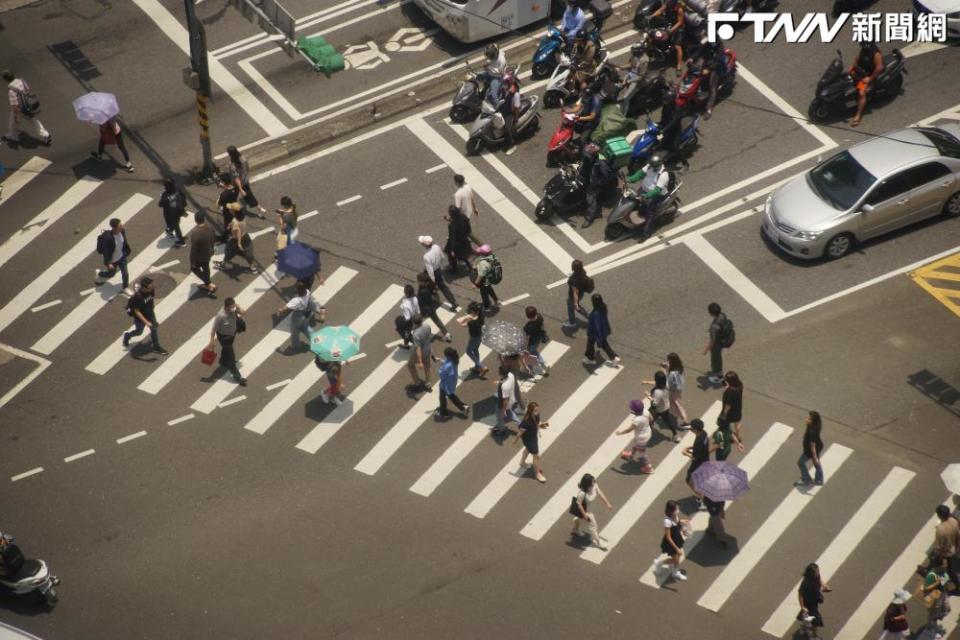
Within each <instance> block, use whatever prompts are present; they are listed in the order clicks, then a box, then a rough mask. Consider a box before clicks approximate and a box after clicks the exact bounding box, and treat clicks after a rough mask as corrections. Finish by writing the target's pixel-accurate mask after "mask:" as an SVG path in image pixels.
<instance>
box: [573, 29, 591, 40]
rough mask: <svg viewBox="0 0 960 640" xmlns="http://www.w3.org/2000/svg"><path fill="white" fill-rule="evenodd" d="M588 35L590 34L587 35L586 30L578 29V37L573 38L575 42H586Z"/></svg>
mask: <svg viewBox="0 0 960 640" xmlns="http://www.w3.org/2000/svg"><path fill="white" fill-rule="evenodd" d="M588 35H590V34H589V33H587V30H586V29H578V30H577V33H576V35H575V36H574V37H573V38H574V40H586V39H587V36H588Z"/></svg>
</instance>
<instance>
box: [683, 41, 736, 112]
mask: <svg viewBox="0 0 960 640" xmlns="http://www.w3.org/2000/svg"><path fill="white" fill-rule="evenodd" d="M723 59H724V66H723V71H722V72H721V73H720V80H719V84H718V85H717V97H718V98H721V99H722V98H727V97H729V96H730V94H732V93H733V87H734V85H735V84H737V54H736V52H735V51H733V50H732V49H724V50H723ZM705 79H706V78H705V76H704V75H703V73H702V67H700V65H693V64H691V65H688V66H687V70H686V71H685V72H684V74H683V77H681V78H680V82H679V83H678V84H677V98H676V103H677V106H678V107H680V108H686V109H691V110H694V111H703V110H705V109H706V108H707V101H708V100H709V98H710V88H709V87H708V86H707V84H706V83H705V82H704V80H705Z"/></svg>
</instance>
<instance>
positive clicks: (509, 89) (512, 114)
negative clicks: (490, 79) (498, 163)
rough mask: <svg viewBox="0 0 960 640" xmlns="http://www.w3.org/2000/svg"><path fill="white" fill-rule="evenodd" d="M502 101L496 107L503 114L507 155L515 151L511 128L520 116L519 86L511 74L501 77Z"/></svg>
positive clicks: (515, 144)
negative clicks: (502, 82)
mask: <svg viewBox="0 0 960 640" xmlns="http://www.w3.org/2000/svg"><path fill="white" fill-rule="evenodd" d="M503 81H504V84H503V101H502V102H501V103H500V106H499V107H497V108H498V110H499V111H500V114H501V115H502V116H503V126H504V130H505V131H506V136H507V155H508V156H509V155H513V154H514V153H516V151H517V143H516V140H514V136H513V133H514V131H513V129H514V125H516V123H517V118H519V117H520V87H519V85H518V84H517V80H516V78H514V77H512V75H509V74H508V75H506V76H504V78H503Z"/></svg>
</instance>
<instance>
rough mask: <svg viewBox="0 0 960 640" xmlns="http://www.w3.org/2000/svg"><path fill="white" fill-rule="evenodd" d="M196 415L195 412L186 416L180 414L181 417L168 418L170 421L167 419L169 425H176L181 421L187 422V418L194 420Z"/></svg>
mask: <svg viewBox="0 0 960 640" xmlns="http://www.w3.org/2000/svg"><path fill="white" fill-rule="evenodd" d="M195 417H196V416H195V415H194V414H192V413H188V414H187V415H185V416H180V417H179V418H174V419H173V420H168V421H167V425H169V426H171V427H172V426H174V425H178V424H180V423H181V422H186V421H187V420H193V419H194V418H195Z"/></svg>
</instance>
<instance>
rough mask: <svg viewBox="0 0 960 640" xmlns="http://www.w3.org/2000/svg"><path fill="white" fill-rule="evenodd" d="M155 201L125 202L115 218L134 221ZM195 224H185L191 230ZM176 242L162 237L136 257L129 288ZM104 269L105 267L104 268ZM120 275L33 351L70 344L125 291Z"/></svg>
mask: <svg viewBox="0 0 960 640" xmlns="http://www.w3.org/2000/svg"><path fill="white" fill-rule="evenodd" d="M152 200H153V199H152V198H150V197H148V196H145V195H142V194H137V195H135V196H133V197H131V198H130V199H129V200H127V202H125V203H124V204H123V205H122V206H121V208H120V209H117V210H116V211H115V212H114V213H115V214H117V215H115V216H113V217H116V218H120V219H121V220H123V221H124V222H126V221H128V220H130V219H132V218H133V217H134V216H135V215H136V214H137V212H139V211H141V210H142V209H143V207H144V206H146V205H147V204H149V203H150V202H151V201H152ZM192 225H193V222H192V221H191V222H189V223H186V224H185V226H186V228H187V229H188V230H189V229H190V228H191V226H192ZM173 243H174V240H173V239H172V238H167V237H166V235H165V234H161V235H160V236H159V237H158V238H157V239H156V240H154V241H153V244H150V245H148V246H147V247H145V248H144V249H143V250H142V251H139V252H136V253H134V254H133V259H132V260H131V261H130V262H129V263H128V265H127V271H128V272H129V274H130V286H131V287H132V286H133V285H134V283H135V281H136V279H137V278H138V277H140V275H141V274H143V273H146V271H147V270H148V269H149V268H150V265H152V264H153V263H155V262H156V261H157V260H159V259H160V258H161V257H162V256H163V254H164V253H166V252H167V251H169V250H170V249H172V248H173ZM101 266H102V265H101ZM119 278H120V276H119V273H118V274H117V275H115V276H114V278H113V279H114V280H117V281H116V282H112V283H105V284H103V285H101V286H99V287H97V290H96V292H95V293H93V294H92V295H89V296H86V297H85V298H83V300H81V301H80V303H79V304H77V306H75V307H74V308H73V309H71V310H70V312H69V313H67V315H66V316H64V317H63V318H61V320H60V322H58V323H57V324H55V325H54V326H53V328H51V329H50V330H49V331H47V333H45V334H44V335H43V336H42V337H41V338H40V339H39V340H37V341H36V342H35V343H34V344H33V346H32V347H30V348H31V349H33V350H34V351H36V352H37V353H42V354H44V355H49V354H51V353H53V351H54V350H55V349H57V348H58V347H59V346H60V345H62V344H63V343H64V342H66V341H67V339H68V338H70V336H72V335H73V334H74V333H75V332H76V331H77V330H78V329H80V327H82V326H83V325H84V324H85V323H86V322H87V321H89V320H90V319H91V318H92V317H93V316H94V315H95V314H96V313H97V312H98V311H100V309H102V308H103V307H105V306H106V305H107V303H108V302H110V301H111V300H112V299H113V298H114V297H115V296H116V295H117V294H118V293H120V291H122V290H123V284H122V283H121V282H119Z"/></svg>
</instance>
